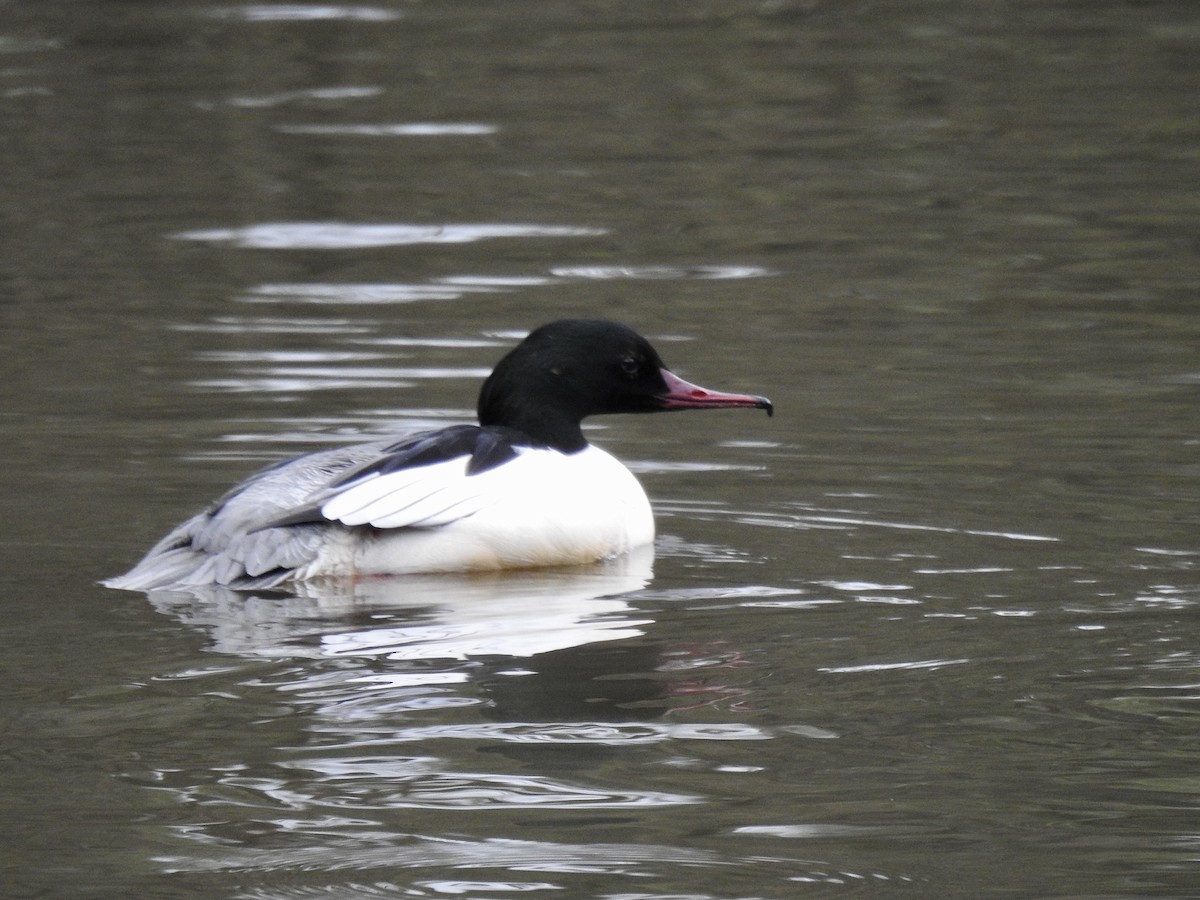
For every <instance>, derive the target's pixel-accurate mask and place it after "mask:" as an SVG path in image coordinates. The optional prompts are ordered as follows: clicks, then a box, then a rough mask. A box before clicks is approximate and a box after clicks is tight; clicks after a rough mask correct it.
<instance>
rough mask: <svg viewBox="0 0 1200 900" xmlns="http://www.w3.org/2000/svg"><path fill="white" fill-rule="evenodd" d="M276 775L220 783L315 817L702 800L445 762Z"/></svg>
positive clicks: (285, 769) (299, 768) (316, 766)
mask: <svg viewBox="0 0 1200 900" xmlns="http://www.w3.org/2000/svg"><path fill="white" fill-rule="evenodd" d="M277 768H278V769H280V770H282V774H281V776H280V777H277V778H264V777H259V776H253V777H252V776H245V775H241V776H237V775H229V776H225V777H223V778H222V779H221V784H222V785H223V786H226V787H231V788H236V789H238V790H241V791H248V792H249V793H251V794H256V795H258V796H260V797H262V798H263V799H264V800H265V801H267V802H270V803H273V804H279V805H281V806H284V807H286V808H288V809H304V810H310V811H314V812H315V811H320V810H338V811H345V810H350V809H358V810H373V811H382V810H396V809H461V810H487V809H496V808H499V807H503V808H505V809H510V810H511V809H547V808H553V809H619V808H628V807H640V806H679V805H686V804H693V803H699V802H701V800H702V798H700V797H698V796H696V795H694V794H676V793H669V792H665V791H651V790H638V789H636V788H619V789H613V788H590V787H587V786H585V785H583V784H580V783H572V782H567V781H564V780H562V779H558V778H551V777H548V776H544V775H516V774H513V773H502V774H501V773H492V772H461V771H447V770H446V762H445V760H443V759H440V758H438V757H435V756H411V757H404V756H395V755H388V756H359V757H344V756H339V757H314V758H309V759H300V760H293V761H289V762H281V763H278V764H277ZM205 792H206V790H202V791H201V792H200V794H201V795H202V794H203V793H205ZM186 794H187V792H186V791H185V792H184V795H185V796H186ZM196 799H200V797H199V796H198V797H197V798H196Z"/></svg>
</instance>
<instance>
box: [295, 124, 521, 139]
mask: <svg viewBox="0 0 1200 900" xmlns="http://www.w3.org/2000/svg"><path fill="white" fill-rule="evenodd" d="M275 130H276V131H278V132H280V133H281V134H307V135H317V136H328V137H464V136H478V135H489V134H495V133H496V132H497V131H499V130H500V128H499V127H498V126H496V125H488V124H485V123H482V122H397V123H395V124H391V125H365V124H364V125H277V126H275Z"/></svg>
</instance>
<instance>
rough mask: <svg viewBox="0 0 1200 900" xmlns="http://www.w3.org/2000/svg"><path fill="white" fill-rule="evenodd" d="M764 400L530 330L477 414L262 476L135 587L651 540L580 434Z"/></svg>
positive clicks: (632, 354)
mask: <svg viewBox="0 0 1200 900" xmlns="http://www.w3.org/2000/svg"><path fill="white" fill-rule="evenodd" d="M721 407H752V408H757V409H765V410H767V412H768V414H769V413H770V412H771V411H772V407H771V402H770V401H769V400H767V399H766V398H765V397H755V396H750V395H746V394H726V393H720V392H717V391H710V390H707V389H705V388H702V387H698V386H696V385H694V384H689V383H688V382H686V381H683V380H682V379H680V378H678V377H677V376H675V375H673V374H672V373H671V372H670V371H668V370H667V369H666V368H665V367H664V366H663V363H662V360H661V359H660V358H659V356H658V354H657V353H656V352H655V350H654V348H653V347H651V346H650V344H649V343H648V342H647V341H646V340H645V339H644V338H642V337H641V336H639V335H638V334H636V333H635V332H634V331H632V330H631V329H629V328H627V327H626V326H624V325H620V324H617V323H614V322H605V321H596V320H582V319H564V320H561V321H558V322H552V323H550V324H549V325H543V326H542V327H541V328H538V329H537V330H535V331H534V332H532V333H531V334H530V335H529V336H528V337H527V338H526V339H525V340H524V341H522V342H521V343H520V344H519V345H517V347H515V348H514V349H513V350H512V351H511V352H509V354H508V355H507V356H505V357H504V358H503V359H502V360H500V362H499V363H498V364H497V366H496V368H495V370H494V371H493V372H492V374H491V375H490V376H489V377H488V379H487V380H486V381H485V382H484V384H483V389H482V391H481V392H480V395H479V404H478V413H479V425H456V426H452V427H450V428H444V429H441V430H439V431H428V432H422V433H419V434H415V435H412V436H410V437H407V438H404V439H402V440H400V441H397V442H392V441H376V442H373V443H368V444H358V445H355V446H351V447H343V448H337V449H333V450H325V451H321V452H318V453H312V454H309V455H307V456H302V457H300V458H298V459H294V460H290V461H287V462H283V463H280V464H277V465H275V466H272V467H270V468H268V469H265V470H263V471H262V472H259V473H258V474H256V475H253V476H251V477H250V478H249V479H247V480H246V481H244V482H243V483H242V484H240V485H238V486H237V487H235V488H234V489H233V490H232V491H231V492H230V493H228V494H226V495H225V496H224V497H223V498H221V499H220V500H218V501H217V502H216V503H215V504H214V505H213V506H212V507H210V508H209V509H208V510H206V511H205V512H202V513H200V514H199V515H196V516H194V517H193V518H191V519H189V520H187V521H186V522H184V523H183V524H182V525H180V526H179V527H178V528H176V529H175V530H174V531H172V532H171V533H170V534H168V535H167V536H166V537H165V538H163V540H162V541H161V542H160V543H159V544H158V545H157V546H155V547H154V548H153V549H152V550H151V551H150V552H149V553H148V554H147V555H146V557H145V558H144V559H143V560H142V561H141V562H140V563H138V565H137V566H136V567H134V569H133V570H132V571H130V572H128V573H127V574H125V575H122V576H120V577H117V578H113V579H111V580H109V581H108V582H106V583H107V584H108V585H109V586H110V587H117V588H127V589H130V590H153V589H156V588H167V587H178V586H198V585H225V586H228V587H231V588H234V589H250V588H263V587H270V586H274V585H279V584H283V583H285V582H289V581H299V580H305V579H312V578H320V577H324V576H333V577H345V576H349V577H361V576H372V575H388V574H410V573H424V572H469V571H485V570H494V569H521V568H533V567H539V566H564V565H578V564H583V563H592V562H596V561H598V560H602V559H606V558H609V557H612V556H616V555H620V554H623V553H627V552H628V551H630V550H631V549H633V548H635V547H638V546H643V545H646V544H649V543H650V542H651V541H652V540H653V538H654V518H653V515H652V513H651V510H650V504H649V501H648V500H647V499H646V494H645V492H644V491H643V490H642V487H641V485H640V484H638V482H637V479H635V478H634V477H633V474H632V473H631V472H630V471H629V470H628V469H626V468H625V467H624V466H623V465H621V463H619V462H617V460H616V459H614V458H613V457H612V456H610V455H609V454H607V453H605V452H604V451H603V450H601V449H599V448H598V447H593V446H591V445H590V444H588V442H587V441H586V440H585V439H584V436H583V431H582V429H581V428H580V422H581V421H582V420H583V419H584V418H586V417H588V416H592V415H597V414H602V413H621V412H628V413H638V412H660V411H666V410H676V409H704V408H721Z"/></svg>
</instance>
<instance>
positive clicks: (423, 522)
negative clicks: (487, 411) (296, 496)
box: [319, 429, 549, 528]
mask: <svg viewBox="0 0 1200 900" xmlns="http://www.w3.org/2000/svg"><path fill="white" fill-rule="evenodd" d="M474 431H475V434H473V435H471V436H470V437H471V442H470V445H469V447H467V448H464V449H463V452H461V453H458V454H457V455H454V456H451V457H450V458H448V459H442V460H441V461H438V462H432V461H428V460H429V459H430V457H431V456H432V453H431V452H421V453H419V454H413V453H410V452H408V451H407V450H406V451H405V452H404V453H402V454H400V455H399V457H398V458H397V457H393V458H391V459H388V460H386V461H381V462H379V463H376V464H373V465H371V466H369V467H366V468H365V469H364V470H362V471H359V472H355V473H353V474H352V475H351V476H350V477H349V478H346V479H341V480H340V483H339V484H337V485H335V486H334V487H333V488H331V491H330V493H329V494H328V495H327V496H325V497H323V498H321V500H320V502H319V509H320V514H321V516H322V517H323V518H325V519H327V520H330V521H335V522H341V523H342V524H343V525H351V526H353V525H370V526H372V527H374V528H435V527H438V526H441V525H448V524H450V523H451V522H455V521H457V520H459V519H464V518H467V517H469V516H472V515H474V514H475V513H477V512H479V511H480V510H481V509H485V508H486V507H488V506H490V505H492V504H493V503H496V502H498V501H499V500H500V499H501V498H506V497H509V496H511V492H512V491H513V490H515V489H517V488H518V485H517V484H516V482H517V481H519V479H520V478H521V477H522V475H523V473H524V471H525V470H526V468H527V466H524V465H520V464H519V461H520V459H521V457H522V456H523V455H525V454H528V453H547V452H549V451H546V450H540V449H534V448H531V447H529V446H523V445H521V444H519V443H516V442H515V441H513V440H512V439H511V438H510V437H509V436H507V435H505V434H503V433H498V432H497V431H496V430H494V429H474ZM458 446H459V447H460V448H461V447H462V446H463V445H462V444H459V445H458ZM444 449H448V448H444ZM422 450H423V451H430V450H431V448H422ZM414 456H415V457H416V458H417V461H416V462H413V457H414Z"/></svg>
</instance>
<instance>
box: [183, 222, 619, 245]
mask: <svg viewBox="0 0 1200 900" xmlns="http://www.w3.org/2000/svg"><path fill="white" fill-rule="evenodd" d="M606 233H607V232H606V231H605V230H604V229H601V228H575V227H570V226H565V225H519V224H512V223H506V222H497V223H479V224H461V225H454V224H446V225H407V224H365V223H356V222H264V223H263V224H261V225H248V226H246V227H244V228H212V229H201V230H197V231H181V232H178V233H177V234H174V235H172V237H175V238H177V239H179V240H186V241H208V242H212V243H218V244H231V245H233V246H234V247H241V248H244V249H251V250H346V249H362V248H368V247H400V246H406V245H410V244H466V243H471V242H473V241H483V240H489V239H492V238H568V237H598V236H600V235H603V234H606Z"/></svg>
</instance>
